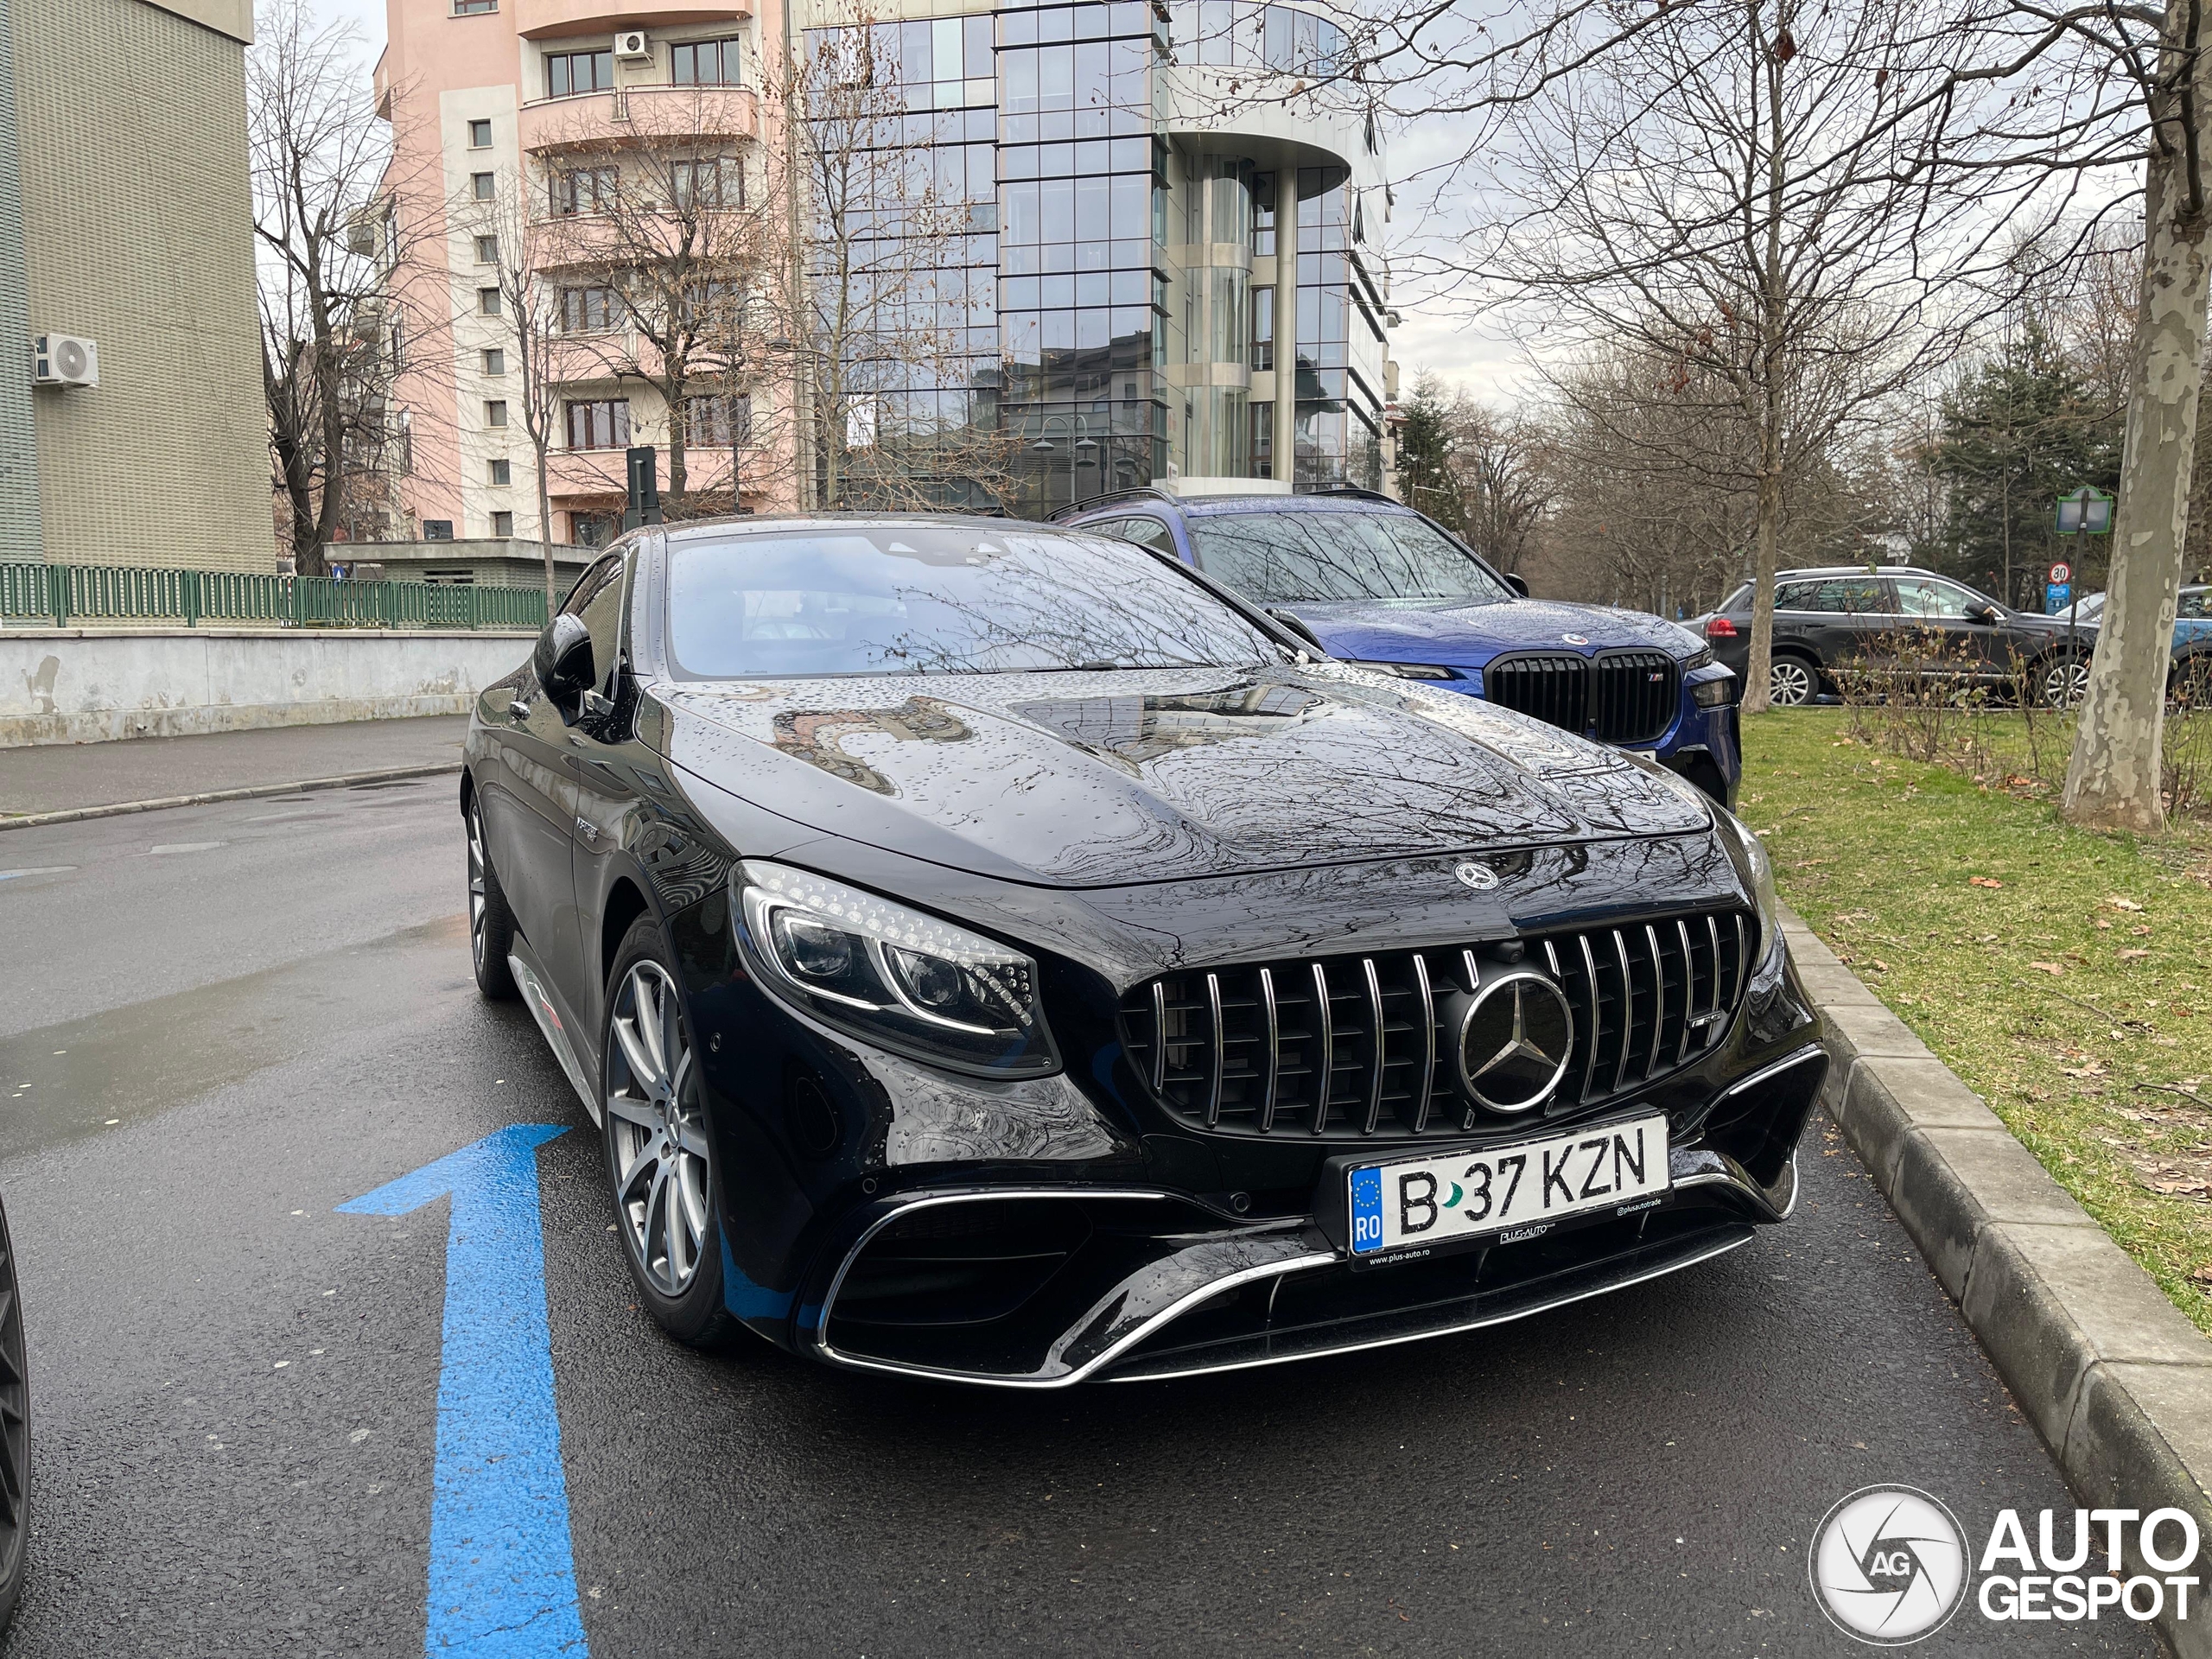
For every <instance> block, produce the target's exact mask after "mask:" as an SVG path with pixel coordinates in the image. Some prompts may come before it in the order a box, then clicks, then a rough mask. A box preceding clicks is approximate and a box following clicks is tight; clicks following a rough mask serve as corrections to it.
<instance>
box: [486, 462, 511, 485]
mask: <svg viewBox="0 0 2212 1659" xmlns="http://www.w3.org/2000/svg"><path fill="white" fill-rule="evenodd" d="M513 467H514V463H513V462H512V461H509V460H508V459H507V458H506V457H505V455H501V456H499V458H498V459H496V460H495V461H493V462H492V463H491V474H492V482H493V483H494V484H512V483H513V482H514V481H515V480H514V472H513Z"/></svg>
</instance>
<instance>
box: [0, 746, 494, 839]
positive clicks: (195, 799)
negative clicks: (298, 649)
mask: <svg viewBox="0 0 2212 1659" xmlns="http://www.w3.org/2000/svg"><path fill="white" fill-rule="evenodd" d="M460 770H461V762H460V761H458V760H442V761H440V762H438V764H436V765H435V766H382V767H379V768H378V769H377V770H376V771H374V772H342V773H340V775H339V776H337V777H335V778H308V779H302V780H300V781H298V782H296V783H289V784H254V785H251V786H250V787H247V788H245V789H211V790H209V791H207V792H206V793H204V794H200V795H171V796H169V797H168V798H165V799H162V800H158V801H117V802H115V803H114V804H111V805H108V806H73V807H70V808H68V809H67V810H65V811H60V812H27V813H25V814H24V815H23V816H22V817H15V818H10V817H0V829H37V828H38V827H39V826H40V825H41V824H48V823H79V821H81V820H83V819H86V818H113V817H122V816H123V815H124V813H127V812H158V811H160V810H162V808H163V807H166V806H208V805H212V804H213V803H215V802H217V801H251V800H254V799H257V798H259V797H261V796H264V795H297V794H300V793H302V792H303V791H308V790H312V789H353V788H356V787H358V786H359V785H362V784H385V783H391V782H393V781H394V780H396V779H403V778H435V777H437V776H439V775H440V774H441V773H443V772H459V771H460Z"/></svg>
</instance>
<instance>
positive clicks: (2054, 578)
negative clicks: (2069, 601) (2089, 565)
mask: <svg viewBox="0 0 2212 1659" xmlns="http://www.w3.org/2000/svg"><path fill="white" fill-rule="evenodd" d="M2050 580H2051V582H2052V584H2053V585H2054V586H2056V587H2060V588H2063V587H2064V586H2065V585H2066V584H2067V583H2068V582H2071V581H2073V580H2074V567H2073V566H2072V565H2070V564H2069V563H2066V561H2065V560H2063V559H2061V560H2060V561H2059V562H2058V563H2056V564H2054V565H2052V566H2051V567H2050Z"/></svg>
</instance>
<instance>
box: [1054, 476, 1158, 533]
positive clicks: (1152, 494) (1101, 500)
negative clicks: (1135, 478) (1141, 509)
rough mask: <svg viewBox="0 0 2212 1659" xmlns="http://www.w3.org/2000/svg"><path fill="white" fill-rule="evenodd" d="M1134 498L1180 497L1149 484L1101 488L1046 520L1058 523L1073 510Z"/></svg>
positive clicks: (1083, 509)
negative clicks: (1124, 487) (1122, 487)
mask: <svg viewBox="0 0 2212 1659" xmlns="http://www.w3.org/2000/svg"><path fill="white" fill-rule="evenodd" d="M1133 499H1134V500H1143V501H1173V500H1176V499H1178V498H1177V497H1176V496H1174V495H1173V494H1172V493H1169V492H1168V491H1166V490H1160V489H1154V487H1153V486H1150V485H1149V484H1135V485H1132V486H1129V487H1128V488H1127V489H1121V490H1101V491H1100V492H1099V493H1097V494H1096V495H1086V496H1084V498H1083V499H1082V500H1080V501H1071V502H1069V503H1068V504H1067V505H1065V507H1062V508H1060V509H1059V510H1058V512H1052V513H1048V514H1046V518H1045V522H1046V524H1058V523H1059V522H1060V520H1061V519H1063V518H1066V517H1067V516H1068V515H1069V514H1070V513H1071V512H1090V510H1091V509H1092V508H1093V507H1103V506H1105V505H1108V504H1109V502H1114V501H1127V500H1133Z"/></svg>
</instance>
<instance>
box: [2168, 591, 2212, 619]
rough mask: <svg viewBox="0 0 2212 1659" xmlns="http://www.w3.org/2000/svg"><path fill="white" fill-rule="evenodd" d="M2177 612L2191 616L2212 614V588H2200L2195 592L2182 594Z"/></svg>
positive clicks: (2179, 614)
mask: <svg viewBox="0 0 2212 1659" xmlns="http://www.w3.org/2000/svg"><path fill="white" fill-rule="evenodd" d="M2175 614H2176V615H2177V616H2189V617H2207V616H2212V588H2197V589H2196V591H2195V592H2193V593H2185V594H2183V595H2182V596H2181V606H2180V608H2179V609H2178V610H2177V611H2176V612H2175Z"/></svg>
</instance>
